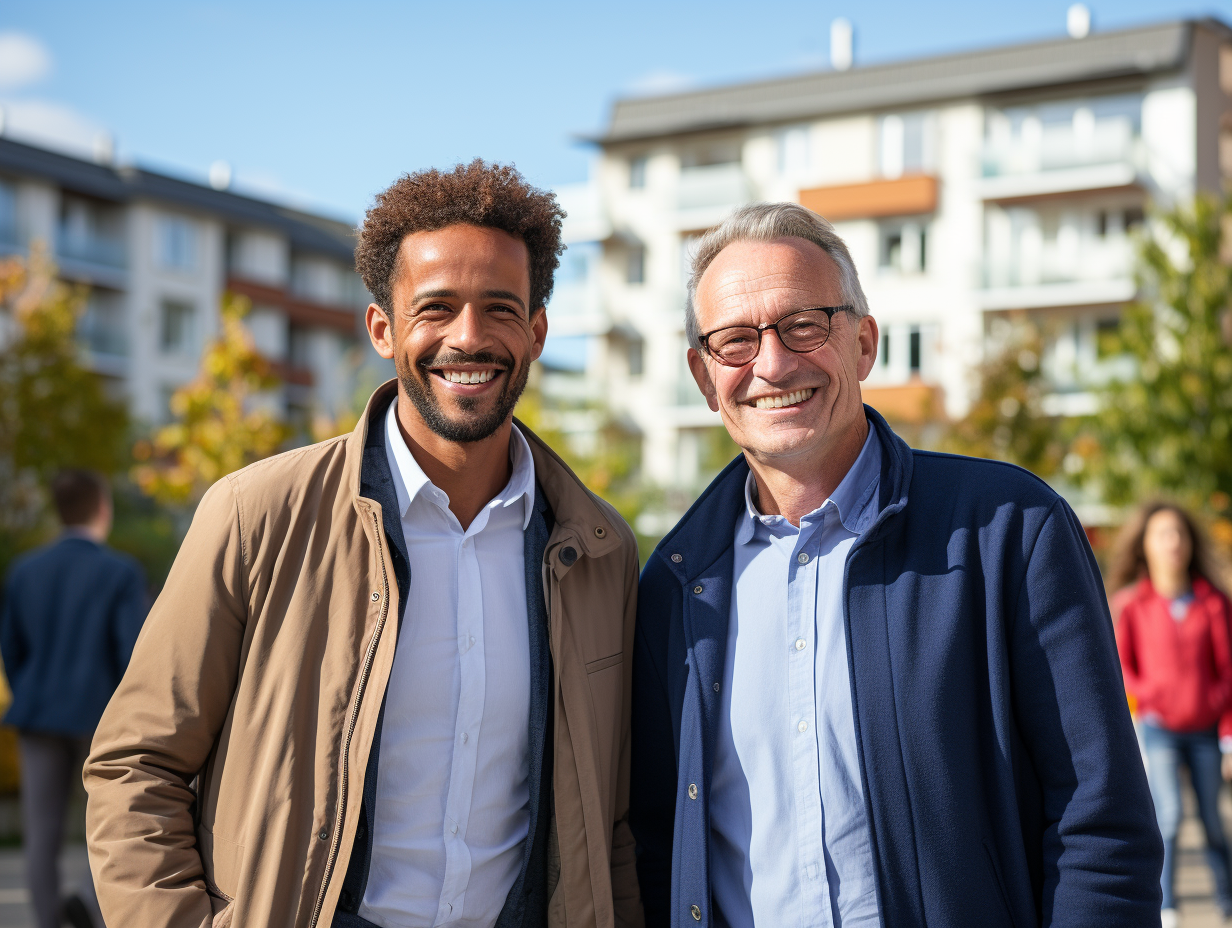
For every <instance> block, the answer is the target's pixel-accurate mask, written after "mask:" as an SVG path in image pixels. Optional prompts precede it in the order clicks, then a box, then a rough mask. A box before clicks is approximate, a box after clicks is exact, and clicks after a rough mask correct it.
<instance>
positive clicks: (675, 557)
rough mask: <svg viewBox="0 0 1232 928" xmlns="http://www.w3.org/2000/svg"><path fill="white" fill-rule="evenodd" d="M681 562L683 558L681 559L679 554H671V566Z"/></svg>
mask: <svg viewBox="0 0 1232 928" xmlns="http://www.w3.org/2000/svg"><path fill="white" fill-rule="evenodd" d="M683 560H684V558H683V557H681V556H680V555H679V554H673V555H672V563H673V564H679V563H680V562H681V561H683Z"/></svg>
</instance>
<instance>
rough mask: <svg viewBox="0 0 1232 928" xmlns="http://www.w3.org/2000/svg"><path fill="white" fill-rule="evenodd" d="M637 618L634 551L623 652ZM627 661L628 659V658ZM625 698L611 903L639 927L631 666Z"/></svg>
mask: <svg viewBox="0 0 1232 928" xmlns="http://www.w3.org/2000/svg"><path fill="white" fill-rule="evenodd" d="M636 620H637V555H636V554H634V555H633V557H632V564H631V565H630V568H629V581H628V583H627V584H626V587H625V615H624V628H625V649H624V650H625V653H626V654H628V653H629V652H630V651H631V650H632V647H633V637H634V627H635V624H634V623H635V622H636ZM630 663H632V662H631V661H630ZM625 673H626V675H625V700H624V708H623V709H622V711H621V719H622V725H621V730H622V733H621V738H620V774H619V779H618V781H617V783H616V809H617V816H618V817H617V819H616V822H615V824H614V826H613V828H612V903H613V906H614V908H615V910H616V924H617V926H620V928H642V926H643V925H644V924H645V918H644V916H643V914H642V898H641V893H640V892H639V891H638V883H637V855H636V847H635V845H634V842H633V832H631V831H630V830H629V754H630V750H631V743H630V741H631V739H630V736H629V722H630V715H631V707H630V698H629V691H630V689H631V686H632V670H631V669H629V670H626V672H625Z"/></svg>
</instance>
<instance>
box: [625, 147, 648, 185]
mask: <svg viewBox="0 0 1232 928" xmlns="http://www.w3.org/2000/svg"><path fill="white" fill-rule="evenodd" d="M645 186H646V156H645V155H639V156H638V157H636V158H633V159H631V160H630V161H629V187H630V188H631V189H633V190H641V189H643V188H644V187H645Z"/></svg>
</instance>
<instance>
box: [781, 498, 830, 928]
mask: <svg viewBox="0 0 1232 928" xmlns="http://www.w3.org/2000/svg"><path fill="white" fill-rule="evenodd" d="M827 508H828V507H827ZM825 519H826V514H825V511H824V510H823V511H822V512H821V513H818V514H817V515H816V517H815V518H814V519H812V520H810V519H805V520H802V521H801V523H800V530H799V533H798V534H797V535H796V537H795V545H794V546H793V547H792V548H791V549H790V559H789V561H788V563H787V604H788V616H789V619H788V621H789V626H788V627H789V630H790V635H789V638H788V640H787V641H785V642H784V643H783V644H784V647H786V648H787V649H788V654H789V658H788V691H789V693H790V704H791V712H792V720H791V724H793V725H794V726H795V729H796V731H795V735H794V737H793V739H792V752H791V757H792V770H793V780H794V781H795V792H796V810H797V816H796V841H797V846H798V853H797V860H798V866H799V874H800V890H801V892H800V897H801V919H800V924H801V925H810V926H818V928H829V926H831V924H832V921H831V917H830V915H831V913H830V885H829V878H828V875H827V873H826V865H825V856H824V855H825V849H824V846H823V837H824V833H825V810H824V808H823V807H822V802H821V792H820V790H819V788H818V787H819V770H818V765H817V750H818V745H817V708H816V707H817V693H816V686H817V680H816V673H817V668H816V657H815V655H816V640H817V634H816V622H817V565H818V559H817V554H818V545H819V539H820V537H821V534H822V529H823V527H824V525H825ZM785 550H786V549H785Z"/></svg>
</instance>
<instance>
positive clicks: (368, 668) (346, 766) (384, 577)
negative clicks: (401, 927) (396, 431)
mask: <svg viewBox="0 0 1232 928" xmlns="http://www.w3.org/2000/svg"><path fill="white" fill-rule="evenodd" d="M372 527H373V529H374V533H375V536H376V553H377V557H378V558H379V559H380V561H381V583H382V584H383V586H384V593H385V596H384V599H383V601H382V604H381V616H380V618H379V619H378V620H377V623H376V631H375V632H374V633H373V635H372V642H371V643H370V644H369V645H368V653H367V654H366V655H365V656H364V666H363V668H362V670H360V675H359V689H358V691H357V692H356V694H355V706H354V708H353V709H351V718H350V720H349V721H348V723H347V731H346V737H345V738H343V740H342V786H341V787H340V788H339V790H338V811H337V813H336V815H335V817H334V837H333V840H332V841H331V842H330V845H329V857H328V858H327V859H326V861H325V878H324V879H323V880H322V881H321V891H320V892H319V893H318V894H317V904H316V907H315V908H314V909H313V910H312V921H310V922H309V923H308V928H316V924H317V920H318V919H319V918H320V917H321V909H322V907H324V905H325V892H326V890H327V889H328V888H329V880H330V877H332V876H333V873H334V865H335V864H336V863H337V862H338V848H339V846H340V845H341V843H342V821H343V819H344V818H345V817H346V804H347V779H348V777H349V774H350V757H351V736H352V735H354V734H355V723H356V722H357V721H358V719H359V707H360V704H361V703H362V702H363V699H364V688H365V687H366V686H367V685H368V676H369V675H370V674H371V672H372V664H373V662H374V661H375V660H376V646H377V644H378V643H379V642H380V640H381V632H382V631H384V629H385V619H386V617H387V616H388V615H389V572H388V571H387V570H386V569H385V547H384V545H382V544H381V523H380V522H379V521H377V517H376V513H375V512H374V513H372Z"/></svg>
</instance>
